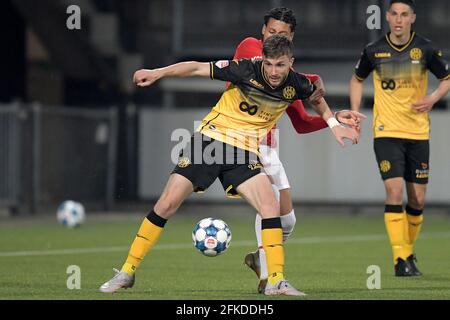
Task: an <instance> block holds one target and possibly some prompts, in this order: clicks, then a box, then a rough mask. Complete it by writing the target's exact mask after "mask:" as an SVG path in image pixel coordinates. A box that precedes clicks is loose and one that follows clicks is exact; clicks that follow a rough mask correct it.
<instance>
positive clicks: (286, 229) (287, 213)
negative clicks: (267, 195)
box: [280, 169, 297, 241]
mask: <svg viewBox="0 0 450 320" xmlns="http://www.w3.org/2000/svg"><path fill="white" fill-rule="evenodd" d="M283 172H284V169H283ZM284 175H285V176H286V174H284ZM286 181H287V177H286ZM280 218H281V226H282V227H283V241H286V240H287V239H288V238H289V236H290V235H291V234H292V232H293V231H294V228H295V224H296V222H297V219H296V217H295V212H294V206H293V205H292V196H291V189H290V187H288V188H285V189H280Z"/></svg>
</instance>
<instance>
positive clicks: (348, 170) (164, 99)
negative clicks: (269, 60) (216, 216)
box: [0, 0, 450, 215]
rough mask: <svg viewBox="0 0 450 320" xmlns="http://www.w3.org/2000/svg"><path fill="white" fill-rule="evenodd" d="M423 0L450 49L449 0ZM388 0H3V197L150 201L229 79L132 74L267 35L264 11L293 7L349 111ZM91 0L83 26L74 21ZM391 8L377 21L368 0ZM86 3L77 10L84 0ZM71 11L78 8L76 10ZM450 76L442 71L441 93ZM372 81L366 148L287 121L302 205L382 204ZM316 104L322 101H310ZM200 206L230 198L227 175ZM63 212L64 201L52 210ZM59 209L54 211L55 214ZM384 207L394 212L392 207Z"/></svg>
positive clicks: (441, 173)
mask: <svg viewBox="0 0 450 320" xmlns="http://www.w3.org/2000/svg"><path fill="white" fill-rule="evenodd" d="M416 2H417V22H416V24H415V27H414V29H415V30H416V31H417V32H418V33H420V34H422V35H423V36H425V37H428V38H430V39H432V40H433V42H434V43H435V45H436V46H437V47H439V48H441V49H442V50H443V52H444V55H445V57H446V58H447V60H448V57H449V56H450V41H449V40H450V36H449V34H450V32H449V31H450V19H448V16H449V15H450V2H449V1H447V0H428V1H424V0H423V1H421V0H418V1H416ZM387 3H388V1H384V0H367V1H364V0H339V1H338V0H302V1H294V0H291V1H288V0H258V1H256V0H251V1H250V0H248V1H237V0H227V1H224V0H127V1H119V0H70V1H69V0H40V1H37V0H4V1H1V2H0V34H1V38H2V39H3V41H2V50H0V61H1V62H0V63H1V66H2V67H1V76H0V207H1V208H2V209H1V210H2V212H3V214H4V215H27V214H29V213H40V212H47V211H48V210H49V208H55V206H56V205H57V204H58V203H60V202H61V201H63V200H66V199H73V200H77V201H80V202H82V203H84V204H86V206H87V208H88V210H89V209H95V210H97V209H98V210H103V211H111V210H116V209H117V208H120V207H122V208H126V207H130V206H132V205H145V206H146V207H147V208H149V207H150V205H151V203H152V202H153V201H154V200H155V199H157V197H158V196H159V194H160V193H161V191H162V189H163V187H164V184H165V182H166V181H167V178H168V176H169V173H170V171H171V170H172V168H173V166H174V164H173V163H172V161H171V152H172V150H173V148H174V146H175V145H176V144H177V143H178V142H179V141H178V137H172V133H173V131H174V130H175V129H179V128H183V129H185V130H188V131H189V132H190V133H192V132H193V131H194V129H195V127H194V121H199V120H201V119H202V118H203V117H204V116H205V115H206V114H207V113H208V112H209V109H210V108H211V107H212V106H214V104H215V103H216V101H217V100H218V99H219V97H220V94H221V92H222V91H223V88H224V84H223V83H222V82H220V81H211V80H209V79H181V80H180V79H164V80H162V81H160V82H158V83H157V84H156V85H154V86H152V87H151V88H145V89H137V88H135V87H134V86H133V83H132V75H133V73H134V71H135V70H137V69H140V68H154V67H160V66H163V65H167V64H172V63H175V62H179V61H187V60H198V61H210V60H215V59H223V58H225V59H231V58H232V57H233V54H234V50H235V48H236V46H237V45H238V44H239V42H240V41H242V40H243V39H244V38H246V37H249V36H253V37H256V38H260V35H261V27H262V25H263V16H264V14H265V13H266V12H267V11H268V10H270V9H271V8H272V7H277V6H286V7H289V8H291V9H293V10H294V11H295V13H296V17H297V24H298V25H297V29H296V36H295V39H294V44H295V57H296V65H295V68H296V70H298V71H301V72H305V73H317V74H320V75H321V76H322V78H323V80H324V82H325V86H326V89H327V100H328V103H329V105H330V107H331V108H332V109H333V110H339V109H347V108H349V99H348V82H349V80H350V77H351V75H352V71H353V67H354V65H355V64H356V62H357V60H358V58H359V55H360V53H361V50H362V49H363V47H364V46H365V45H366V44H367V43H369V42H371V41H373V40H375V39H377V38H378V37H379V36H381V35H382V34H383V33H385V32H386V25H385V23H384V12H385V10H386V8H387ZM71 5H76V6H77V8H79V14H80V17H81V20H80V23H79V28H75V29H71V28H68V24H69V22H70V21H72V22H73V20H71V19H72V18H73V16H72V15H73V14H74V13H76V11H72V10H71V9H70V6H71ZM370 5H377V6H379V8H381V22H382V23H381V29H378V30H377V29H375V30H369V29H368V28H367V27H366V21H367V19H368V18H369V17H370V15H371V14H370V13H369V14H368V13H367V12H366V11H367V8H368V7H369V6H370ZM71 8H72V9H73V7H71ZM71 17H72V18H71ZM436 86H437V81H436V79H435V78H434V76H432V75H431V76H430V82H429V91H432V90H434V88H436ZM372 93H373V86H372V80H371V79H367V80H366V81H365V98H364V109H363V112H364V113H365V114H366V115H368V120H367V121H366V123H365V127H364V130H363V136H362V140H361V142H360V144H358V145H356V146H347V147H346V148H344V149H342V148H340V147H339V146H338V145H337V143H336V142H335V141H334V139H333V138H332V137H331V135H330V134H329V132H328V130H321V131H319V132H317V133H313V134H308V135H302V136H299V135H298V134H297V133H296V132H295V130H294V129H293V127H292V125H291V124H290V121H289V120H288V119H287V117H286V116H283V118H282V120H281V122H280V126H279V127H280V140H281V143H280V158H281V160H282V161H283V163H284V166H285V168H286V170H287V174H288V176H289V179H290V183H291V186H292V191H293V200H294V202H295V203H296V204H301V205H311V206H314V205H330V206H336V205H342V206H345V207H350V209H351V210H352V211H354V212H358V210H360V209H361V208H364V207H367V206H376V207H377V208H380V210H382V209H381V208H382V207H383V202H384V188H383V184H382V182H381V179H380V177H379V174H378V170H377V164H376V162H375V156H374V154H373V150H372V149H373V147H372V133H371V129H370V128H371V112H372V104H373V99H372ZM308 112H309V113H313V110H312V109H308ZM448 123H450V97H446V98H445V99H443V100H442V101H440V102H439V103H438V104H437V105H436V106H435V109H434V110H433V112H432V113H431V136H432V138H431V180H430V184H429V191H428V195H427V197H428V205H427V206H428V207H429V208H433V207H434V208H437V210H440V211H443V212H448V213H450V191H449V190H448V184H449V182H450V144H449V143H448V137H449V136H450V128H449V126H448ZM189 201H190V202H204V203H218V204H219V203H222V202H225V201H227V204H231V203H233V202H238V203H240V202H239V201H240V200H227V199H226V198H225V197H224V194H223V191H222V190H221V188H220V187H219V185H217V184H215V185H214V186H213V187H211V189H210V190H209V191H208V192H207V193H206V194H204V195H201V196H198V195H194V196H192V197H190V199H189ZM52 210H53V209H52ZM52 212H53V211H52ZM380 212H381V211H380Z"/></svg>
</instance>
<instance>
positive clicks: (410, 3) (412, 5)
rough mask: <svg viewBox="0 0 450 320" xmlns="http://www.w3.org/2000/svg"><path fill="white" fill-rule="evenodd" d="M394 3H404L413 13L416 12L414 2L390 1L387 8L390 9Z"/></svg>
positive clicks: (410, 0)
mask: <svg viewBox="0 0 450 320" xmlns="http://www.w3.org/2000/svg"><path fill="white" fill-rule="evenodd" d="M394 3H404V4H407V5H408V6H410V7H411V9H412V11H413V12H416V2H415V1H414V0H391V2H390V3H389V8H391V6H392V5H393V4H394Z"/></svg>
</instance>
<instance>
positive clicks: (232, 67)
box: [100, 35, 358, 296]
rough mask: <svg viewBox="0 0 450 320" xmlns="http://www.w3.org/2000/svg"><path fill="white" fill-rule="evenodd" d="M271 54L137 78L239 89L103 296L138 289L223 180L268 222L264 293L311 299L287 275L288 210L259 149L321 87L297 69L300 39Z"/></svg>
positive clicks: (206, 124) (200, 135) (213, 115)
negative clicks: (162, 239) (283, 212)
mask: <svg viewBox="0 0 450 320" xmlns="http://www.w3.org/2000/svg"><path fill="white" fill-rule="evenodd" d="M263 55H264V58H263V61H258V62H256V61H253V62H252V61H250V60H239V61H218V62H211V63H201V62H183V63H177V64H174V65H171V66H168V67H165V68H160V69H154V70H147V69H143V70H138V71H137V72H136V73H135V75H134V81H135V83H136V84H137V85H138V86H140V87H145V86H149V85H151V84H153V83H154V82H155V81H156V80H158V79H160V78H162V77H170V76H172V77H188V76H203V77H211V78H212V79H220V80H224V81H230V82H231V83H232V85H231V86H230V87H229V88H228V89H227V90H226V91H225V93H224V94H223V95H222V97H221V99H220V100H219V102H218V103H217V104H216V106H215V107H214V108H213V109H212V111H211V112H210V113H209V114H208V115H207V116H206V117H205V119H204V120H203V122H202V124H201V126H200V128H199V129H198V131H197V132H196V133H195V134H194V135H193V137H192V139H191V144H190V145H188V146H187V147H186V148H185V149H184V150H183V151H182V154H181V155H180V161H179V162H178V164H177V165H176V167H175V169H174V170H173V172H172V174H171V175H170V178H169V181H168V182H167V184H166V187H165V189H164V191H163V193H162V195H161V196H160V198H159V199H158V201H157V203H156V205H155V206H154V208H153V210H152V211H151V212H150V213H149V214H148V215H147V217H146V218H145V219H144V221H143V222H142V224H141V226H140V228H139V230H138V233H137V235H136V238H135V239H134V241H133V243H132V245H131V248H130V251H129V254H128V257H127V259H126V261H125V263H124V265H123V267H122V269H121V271H118V272H117V275H116V276H114V277H113V278H112V279H111V280H109V281H108V282H106V283H104V284H103V285H102V286H101V287H100V291H102V292H115V291H117V290H118V289H120V288H129V287H132V286H133V284H134V274H135V271H136V269H137V268H138V267H139V265H140V264H141V262H142V260H143V259H144V256H145V254H146V253H147V252H148V251H149V250H150V248H151V247H152V246H153V245H154V244H155V242H156V241H157V240H158V238H159V236H160V235H161V233H162V231H163V227H164V225H165V223H166V222H167V220H168V219H169V218H170V217H171V216H172V215H173V214H175V212H176V211H177V209H178V207H179V206H180V205H181V204H182V203H183V201H184V200H185V199H186V198H187V196H188V195H190V194H191V193H192V192H194V191H204V190H206V189H207V188H208V187H209V186H210V185H211V184H212V183H213V182H214V180H216V178H219V179H220V180H221V182H222V185H223V186H224V188H225V190H229V189H235V190H236V191H237V192H238V193H239V194H240V195H241V196H242V197H243V198H244V199H245V200H246V201H247V202H249V203H250V204H251V205H252V206H253V207H254V208H255V209H256V210H257V211H258V212H260V214H261V216H262V218H263V219H262V239H263V240H262V242H263V247H264V250H265V251H266V258H267V267H268V274H269V276H268V283H267V285H266V288H265V292H264V293H265V294H266V295H295V296H301V295H304V293H302V292H300V291H298V290H297V289H295V288H294V287H292V286H291V285H290V284H289V283H288V282H287V281H286V280H285V277H284V249H283V234H282V229H281V220H280V208H279V204H278V202H277V200H276V198H275V195H274V193H273V190H272V187H271V183H270V180H269V178H268V176H267V175H265V174H260V173H261V164H260V163H259V161H258V157H257V153H258V150H257V148H258V145H259V140H260V139H262V138H263V137H264V135H265V134H267V132H268V131H269V130H270V129H271V128H272V126H273V125H274V124H275V123H276V121H277V120H278V119H279V117H280V116H281V115H282V113H283V111H284V110H285V109H286V108H287V107H288V106H289V105H290V104H291V103H292V102H293V101H294V100H296V99H305V98H308V97H309V96H310V95H311V94H312V92H313V90H314V88H313V85H312V84H311V82H310V81H309V80H308V79H307V78H306V77H305V76H303V75H300V74H297V73H295V72H294V71H292V69H291V68H292V64H293V53H292V42H291V41H290V40H289V39H288V38H286V37H283V36H278V35H276V36H273V37H271V38H269V39H268V40H267V41H266V42H265V43H264V47H263ZM314 108H315V110H316V112H317V113H319V114H320V115H321V116H322V117H323V118H324V120H325V121H327V120H328V121H329V122H335V121H336V122H337V120H336V119H334V118H333V114H332V113H331V111H330V109H329V107H328V105H327V103H326V102H325V100H324V99H323V98H322V99H321V100H319V101H317V102H316V104H315V105H314ZM330 119H331V121H330ZM333 119H334V121H332V120H333ZM331 126H332V125H330V127H331ZM331 131H332V132H333V134H334V135H335V137H336V139H337V140H338V141H339V142H340V143H343V138H349V139H351V140H352V141H353V142H354V143H356V141H357V139H358V134H357V132H356V131H355V130H354V129H350V128H345V127H342V126H340V125H336V126H333V128H331Z"/></svg>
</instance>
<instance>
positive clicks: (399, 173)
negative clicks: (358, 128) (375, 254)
mask: <svg viewBox="0 0 450 320" xmlns="http://www.w3.org/2000/svg"><path fill="white" fill-rule="evenodd" d="M386 19H387V21H388V23H389V28H390V32H388V33H387V34H386V35H385V36H383V37H382V38H380V39H379V40H377V41H375V42H373V43H370V44H369V45H367V46H366V47H365V49H364V51H363V52H362V55H361V58H360V60H359V61H358V63H357V65H356V68H355V73H354V75H353V77H352V79H351V80H350V100H351V108H352V110H355V111H358V110H359V109H360V105H361V98H362V93H363V83H362V81H363V80H364V79H365V78H366V77H367V76H368V75H369V74H370V72H372V71H374V75H373V82H374V88H375V98H374V100H375V101H374V110H373V116H374V117H373V119H374V120H373V135H374V150H375V155H376V159H377V162H378V166H379V170H380V174H381V178H382V180H383V181H384V186H385V189H386V200H385V210H384V221H385V225H386V230H387V233H388V236H389V240H390V243H391V246H392V252H393V259H394V266H395V267H394V270H395V275H396V276H420V275H421V272H420V271H419V270H418V268H417V266H416V264H415V261H416V258H415V254H414V243H415V241H416V239H417V237H418V235H419V232H420V229H421V226H422V222H423V209H424V205H425V192H426V187H427V183H428V174H429V169H430V166H429V139H430V122H429V115H428V112H430V111H431V109H432V108H433V105H434V104H435V103H436V102H437V101H438V100H439V99H441V98H442V97H444V96H445V95H446V94H447V92H448V91H449V84H450V79H449V78H450V73H449V67H448V63H447V62H445V61H444V59H443V57H442V52H441V51H440V50H437V49H436V48H435V47H434V46H433V44H432V43H431V42H430V40H428V39H426V38H424V37H422V36H420V35H418V34H417V33H416V32H414V31H413V30H412V24H413V23H414V21H415V20H416V14H415V3H414V1H413V0H391V2H390V6H389V9H388V12H387V13H386ZM427 70H430V71H431V73H433V74H434V75H435V76H436V77H437V78H438V79H439V80H440V84H439V87H438V88H437V89H436V90H435V91H434V92H433V93H432V94H430V95H428V96H427V95H426V94H427V81H428V73H427ZM403 181H405V183H406V193H407V198H408V200H407V201H408V202H407V203H406V207H405V208H403V191H404V184H403Z"/></svg>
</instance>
